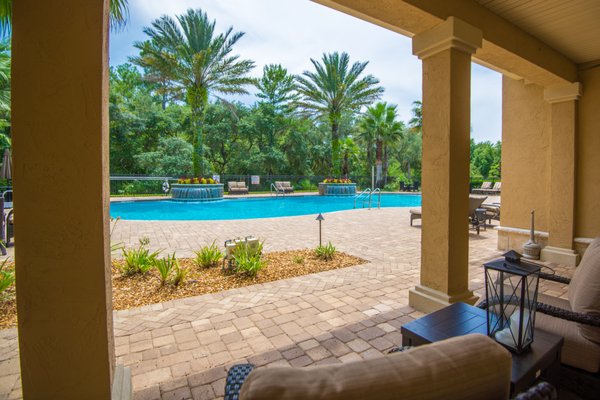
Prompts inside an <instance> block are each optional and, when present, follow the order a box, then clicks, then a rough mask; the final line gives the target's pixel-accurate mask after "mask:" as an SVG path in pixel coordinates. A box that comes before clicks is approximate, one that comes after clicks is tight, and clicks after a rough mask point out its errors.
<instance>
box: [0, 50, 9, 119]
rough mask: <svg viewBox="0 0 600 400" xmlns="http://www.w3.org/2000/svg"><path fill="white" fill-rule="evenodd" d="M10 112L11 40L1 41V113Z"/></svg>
mask: <svg viewBox="0 0 600 400" xmlns="http://www.w3.org/2000/svg"><path fill="white" fill-rule="evenodd" d="M2 112H10V41H8V40H4V41H1V42H0V113H2Z"/></svg>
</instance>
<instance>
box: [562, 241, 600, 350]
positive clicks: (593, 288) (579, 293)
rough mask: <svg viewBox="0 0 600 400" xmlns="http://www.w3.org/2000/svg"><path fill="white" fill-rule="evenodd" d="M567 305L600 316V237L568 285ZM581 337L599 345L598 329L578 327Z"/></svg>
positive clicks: (586, 252)
mask: <svg viewBox="0 0 600 400" xmlns="http://www.w3.org/2000/svg"><path fill="white" fill-rule="evenodd" d="M568 297H569V304H570V305H571V309H572V310H573V311H576V312H580V313H589V314H595V315H600V237H598V238H596V239H594V240H593V241H592V243H590V245H589V246H588V248H587V250H586V251H585V254H584V255H583V258H582V259H581V262H580V263H579V266H578V267H577V269H576V270H575V274H574V275H573V279H572V280H571V283H570V284H569V293H568ZM579 329H580V330H581V334H582V335H583V337H585V338H587V339H589V340H592V341H594V342H596V343H600V328H597V327H593V326H588V325H581V324H580V325H579Z"/></svg>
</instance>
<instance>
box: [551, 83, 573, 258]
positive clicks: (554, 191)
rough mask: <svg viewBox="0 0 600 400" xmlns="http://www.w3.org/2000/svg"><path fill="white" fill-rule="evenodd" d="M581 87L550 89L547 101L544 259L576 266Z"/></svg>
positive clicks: (565, 86) (569, 85)
mask: <svg viewBox="0 0 600 400" xmlns="http://www.w3.org/2000/svg"><path fill="white" fill-rule="evenodd" d="M581 93H582V87H581V84H580V83H578V82H576V83H572V84H567V85H562V86H554V87H549V88H546V89H545V90H544V100H546V101H548V102H549V103H550V104H551V107H552V109H551V113H552V115H551V134H550V215H549V219H548V223H549V227H548V228H549V229H548V234H549V236H548V246H546V247H544V248H543V249H542V254H541V258H542V260H544V261H552V262H556V263H559V264H565V265H576V264H577V261H578V254H577V253H576V252H575V251H574V250H573V239H574V234H575V153H576V147H575V146H576V137H577V100H578V99H579V97H580V96H581Z"/></svg>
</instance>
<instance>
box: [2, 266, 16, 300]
mask: <svg viewBox="0 0 600 400" xmlns="http://www.w3.org/2000/svg"><path fill="white" fill-rule="evenodd" d="M6 264H8V258H7V259H6V260H4V261H2V263H1V264H0V294H2V292H4V291H5V290H6V289H8V288H9V287H10V286H11V285H12V284H13V283H14V282H15V271H11V270H9V269H8V267H7V265H6Z"/></svg>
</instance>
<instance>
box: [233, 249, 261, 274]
mask: <svg viewBox="0 0 600 400" xmlns="http://www.w3.org/2000/svg"><path fill="white" fill-rule="evenodd" d="M262 249H263V244H262V243H259V244H258V245H256V246H252V245H248V244H247V243H240V244H238V245H237V246H236V247H235V248H234V250H233V254H232V257H233V260H234V262H235V267H236V271H238V272H242V273H244V274H246V275H249V276H256V274H257V273H258V271H260V270H261V269H262V268H263V267H264V266H265V265H266V261H264V260H262Z"/></svg>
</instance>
